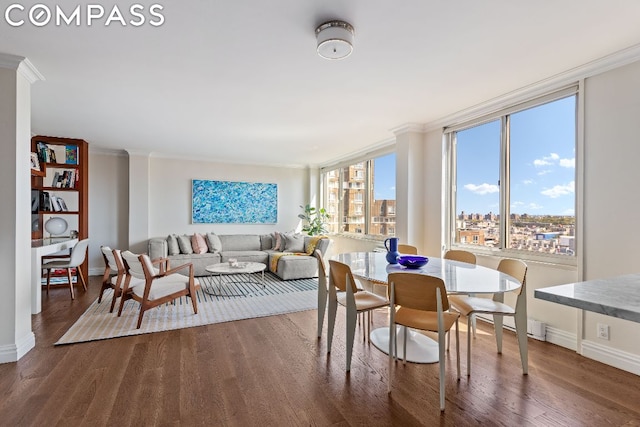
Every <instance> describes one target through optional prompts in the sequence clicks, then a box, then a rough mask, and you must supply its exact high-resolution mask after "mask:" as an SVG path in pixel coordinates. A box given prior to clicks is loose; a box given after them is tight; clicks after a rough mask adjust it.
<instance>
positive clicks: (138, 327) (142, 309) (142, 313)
mask: <svg viewBox="0 0 640 427" xmlns="http://www.w3.org/2000/svg"><path fill="white" fill-rule="evenodd" d="M144 311H145V309H144V307H143V306H142V305H140V314H139V315H138V326H136V329H140V325H142V317H143V316H144Z"/></svg>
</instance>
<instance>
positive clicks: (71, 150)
mask: <svg viewBox="0 0 640 427" xmlns="http://www.w3.org/2000/svg"><path fill="white" fill-rule="evenodd" d="M64 162H65V163H67V164H70V165H77V164H78V147H76V146H75V145H67V146H66V147H65V161H64Z"/></svg>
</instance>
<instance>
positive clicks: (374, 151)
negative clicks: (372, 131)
mask: <svg viewBox="0 0 640 427" xmlns="http://www.w3.org/2000/svg"><path fill="white" fill-rule="evenodd" d="M395 143H396V138H395V136H394V137H391V138H387V139H383V140H382V141H378V142H377V143H375V144H372V145H368V146H367V147H365V148H363V149H362V150H357V151H352V152H351V153H349V154H345V155H344V156H340V157H338V158H337V159H333V160H331V161H330V162H325V163H320V164H318V165H313V167H316V168H320V169H327V168H330V167H331V168H333V167H340V166H339V165H342V164H345V163H346V162H358V161H361V160H364V159H369V158H373V157H378V156H381V155H383V154H388V153H390V152H391V151H393V148H392V147H394V146H395ZM310 166H311V165H310Z"/></svg>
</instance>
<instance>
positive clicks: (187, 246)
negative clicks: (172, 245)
mask: <svg viewBox="0 0 640 427" xmlns="http://www.w3.org/2000/svg"><path fill="white" fill-rule="evenodd" d="M176 237H177V239H178V246H180V253H183V254H186V255H190V254H192V253H193V247H192V246H191V239H190V238H189V236H187V235H186V234H183V235H178V236H176Z"/></svg>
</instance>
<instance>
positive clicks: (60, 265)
mask: <svg viewBox="0 0 640 427" xmlns="http://www.w3.org/2000/svg"><path fill="white" fill-rule="evenodd" d="M88 247H89V239H83V240H80V241H79V242H78V243H76V244H75V246H74V247H73V248H72V249H71V253H70V254H69V255H68V256H61V257H57V256H55V255H53V256H51V257H42V261H43V262H42V268H43V269H45V270H47V295H49V287H50V285H51V270H52V269H64V270H66V271H67V279H68V280H69V290H70V291H71V299H75V298H76V296H75V293H74V291H73V280H72V278H71V269H72V268H75V269H76V276H77V277H78V278H79V281H80V282H81V283H82V288H83V289H84V290H85V291H86V290H87V282H86V281H85V279H84V274H82V269H81V268H80V266H81V265H82V263H83V262H84V260H85V258H86V256H87V248H88Z"/></svg>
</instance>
